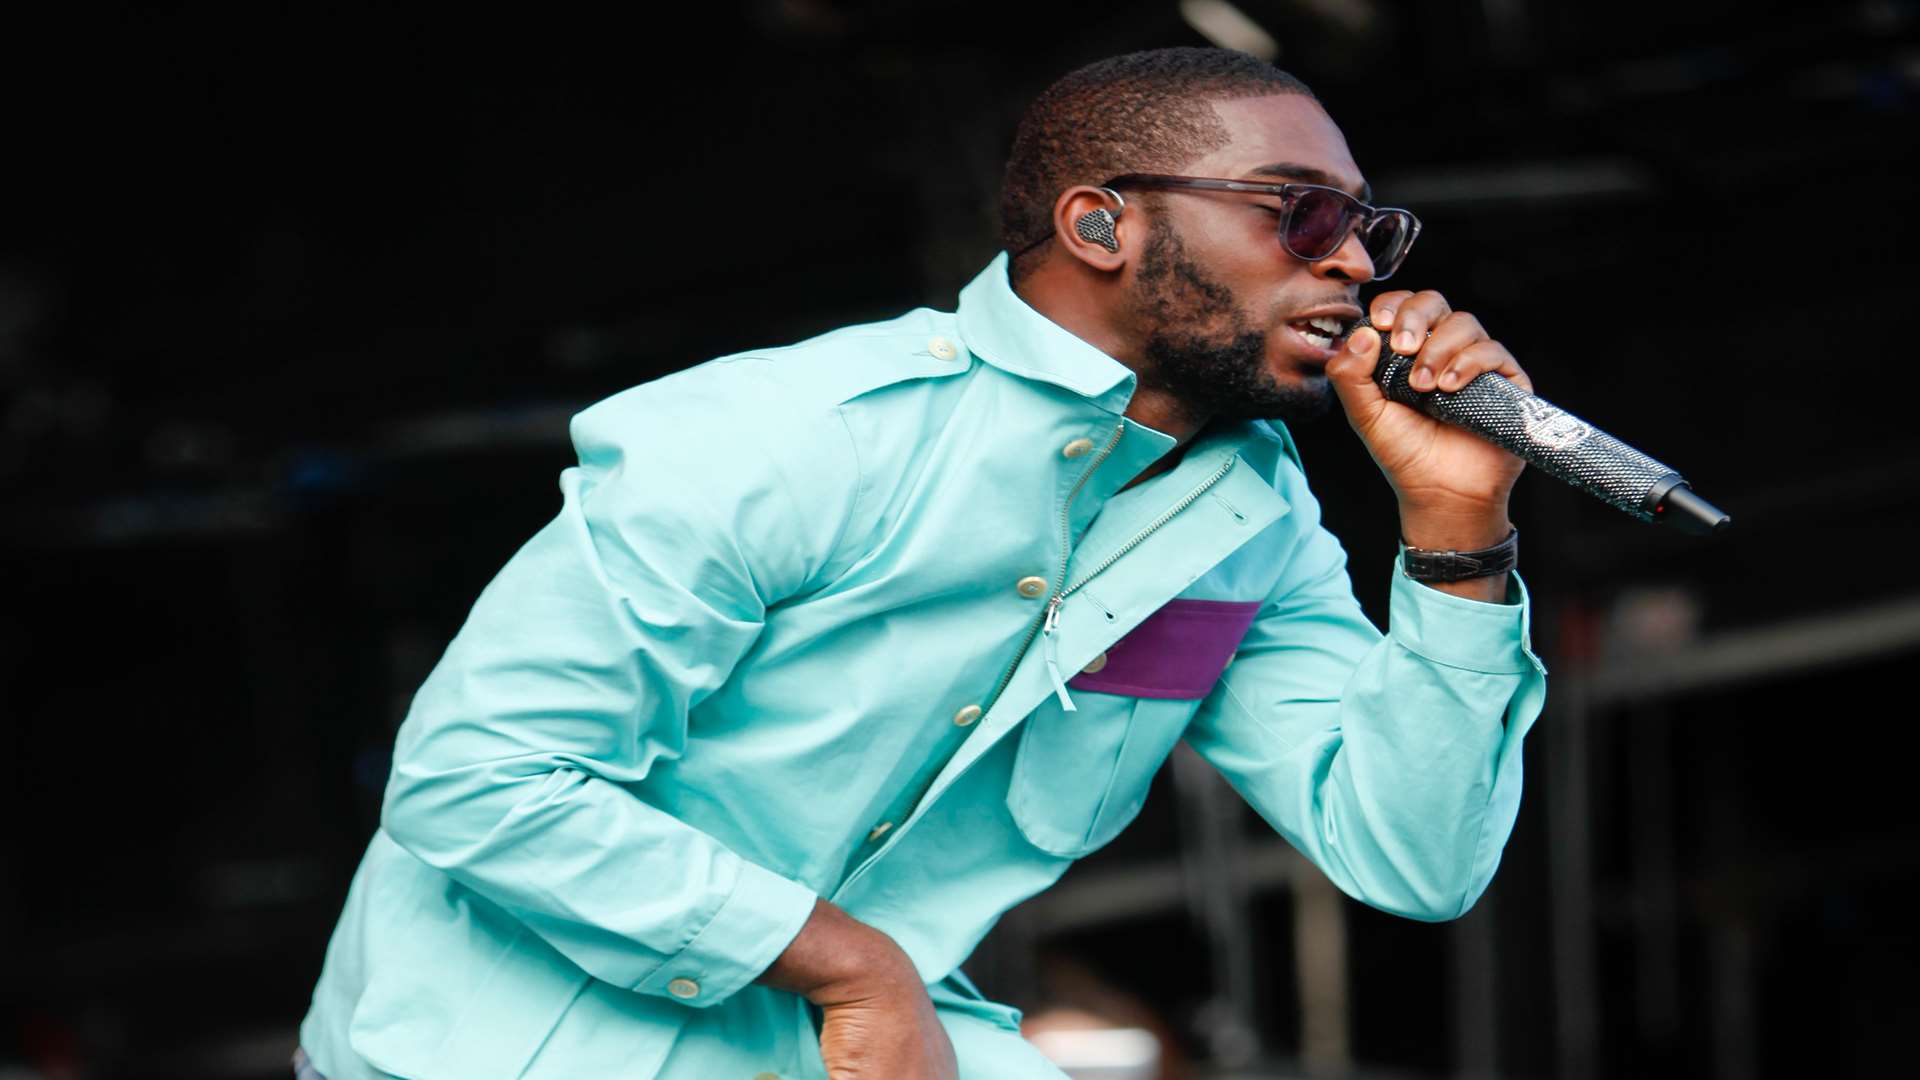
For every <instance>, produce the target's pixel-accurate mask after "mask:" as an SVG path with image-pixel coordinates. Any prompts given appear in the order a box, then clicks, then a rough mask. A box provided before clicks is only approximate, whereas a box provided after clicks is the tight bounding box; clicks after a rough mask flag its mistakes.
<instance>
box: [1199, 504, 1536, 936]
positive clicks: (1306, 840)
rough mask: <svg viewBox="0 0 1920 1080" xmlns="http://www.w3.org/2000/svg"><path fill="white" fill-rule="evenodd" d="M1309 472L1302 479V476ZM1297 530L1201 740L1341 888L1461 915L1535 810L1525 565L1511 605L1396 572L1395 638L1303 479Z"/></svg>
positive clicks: (1423, 910)
mask: <svg viewBox="0 0 1920 1080" xmlns="http://www.w3.org/2000/svg"><path fill="white" fill-rule="evenodd" d="M1296 475H1297V474H1296ZM1286 494H1287V497H1288V499H1289V501H1290V502H1292V504H1293V517H1294V521H1293V522H1292V523H1291V524H1292V527H1293V529H1294V530H1295V535H1296V536H1297V541H1296V543H1295V544H1294V546H1293V548H1292V550H1291V552H1290V553H1289V554H1288V555H1287V556H1286V561H1285V564H1284V565H1285V572H1284V573H1283V574H1282V575H1281V578H1280V581H1279V583H1278V584H1277V585H1276V586H1275V587H1274V589H1273V590H1272V592H1271V593H1270V594H1269V596H1268V597H1267V599H1266V601H1265V602H1264V603H1263V604H1262V606H1261V608H1260V611H1259V612H1258V614H1257V615H1256V617H1255V619H1254V622H1253V625H1252V627H1251V629H1250V630H1249V631H1248V633H1247V636H1246V638H1245V639H1244V640H1243V641H1242V644H1241V648H1240V650H1239V651H1238V652H1237V653H1236V654H1235V656H1234V659H1233V660H1232V662H1231V663H1230V664H1229V665H1228V666H1227V669H1226V672H1225V673H1224V674H1223V675H1222V676H1221V679H1220V681H1219V683H1218V684H1217V685H1216V686H1215V687H1214V689H1213V690H1212V691H1211V692H1210V693H1209V695H1208V696H1207V698H1206V699H1205V700H1204V701H1203V702H1202V703H1201V705H1200V708H1199V710H1198V712H1197V713H1196V715H1195V718H1194V722H1193V724H1192V726H1191V727H1190V728H1189V729H1188V732H1187V742H1188V743H1189V744H1190V745H1191V746H1193V748H1194V749H1195V750H1196V751H1198V752H1199V753H1200V754H1201V756H1203V757H1204V758H1206V759H1207V760H1208V761H1209V762H1211V763H1212V764H1213V765H1214V766H1215V767H1216V768H1217V769H1219V770H1220V772H1221V773H1222V774H1223V775H1224V776H1225V777H1226V778H1227V780H1228V781H1229V782H1230V783H1231V784H1232V785H1233V786H1234V787H1235V789H1236V790H1238V791H1239V792H1240V794H1241V795H1242V796H1243V797H1245V798H1246V799H1247V801H1248V802H1249V803H1250V804H1252V806H1253V807H1254V808H1255V809H1256V810H1257V811H1258V812H1259V813H1260V815H1261V816H1262V817H1263V818H1264V819H1265V820H1266V821H1267V822H1268V823H1269V824H1271V825H1272V826H1273V828H1274V829H1275V830H1276V831H1277V832H1279V833H1280V835H1281V836H1283V837H1284V838H1286V840H1287V841H1288V842H1289V843H1291V844H1292V845H1293V846H1294V847H1295V848H1297V849H1299V850H1300V852H1301V853H1303V854H1304V855H1306V856H1307V857H1308V858H1309V859H1311V860H1312V861H1313V863H1314V864H1315V865H1316V866H1318V867H1319V868H1320V869H1321V870H1322V871H1323V872H1325V873H1326V875H1327V877H1328V878H1329V879H1331V880H1332V881H1333V883H1334V884H1335V885H1336V886H1338V887H1339V888H1340V889H1341V890H1342V891H1343V892H1345V893H1347V894H1348V895H1350V896H1352V897H1354V898H1355V899H1357V900H1360V901H1362V902H1364V903H1367V904H1369V905H1372V906H1374V907H1377V908H1380V909H1381V910H1384V911H1388V912H1392V913H1394V914H1397V915H1404V916H1407V917H1409V918H1414V919H1422V920H1428V921H1439V920H1445V919H1452V918H1457V917H1458V916H1460V915H1462V914H1464V913H1465V912H1466V911H1467V909H1468V908H1469V907H1471V906H1472V905H1473V903H1474V901H1475V900H1477V899H1478V898H1479V897H1480V895H1481V894H1482V893H1483V892H1484V891H1485V890H1486V887H1487V885H1488V883H1489V882H1490V881H1492V879H1493V874H1494V870H1495V869H1496V867H1497V866H1498V865H1499V861H1500V854H1501V851H1502V850H1503V849H1504V847H1505V846H1506V841H1507V837H1508V836H1509V835H1510V834H1511V832H1512V829H1513V823H1514V819H1515V817H1516V815H1517V814H1518V812H1519V807H1520V788H1521V740H1522V739H1523V738H1524V737H1525V735H1526V732H1527V729H1528V728H1529V727H1531V726H1532V724H1533V722H1534V720H1535V718H1536V717H1537V716H1538V715H1539V713H1540V709H1541V706H1542V705H1543V704H1544V703H1545V700H1546V669H1545V667H1544V666H1542V665H1541V663H1540V661H1539V659H1538V658H1537V657H1536V656H1535V655H1534V654H1533V652H1532V650H1531V648H1530V647H1529V619H1530V618H1531V605H1530V601H1529V599H1528V596H1527V591H1526V586H1525V584H1524V583H1523V582H1522V581H1521V580H1520V576H1519V575H1518V574H1517V573H1516V574H1512V575H1510V577H1509V579H1508V594H1507V596H1508V600H1509V603H1505V604H1489V603H1483V602H1480V601H1476V600H1468V599H1464V598H1461V597H1457V596H1453V595H1451V594H1448V593H1443V592H1440V591H1439V590H1437V589H1432V588H1429V587H1427V586H1425V585H1422V584H1420V583H1418V582H1415V581H1413V580H1411V579H1409V578H1407V577H1406V576H1405V575H1404V574H1403V573H1401V569H1400V562H1399V559H1398V557H1396V558H1395V561H1394V564H1393V569H1392V574H1393V584H1392V589H1391V594H1390V597H1391V598H1390V601H1389V625H1388V631H1387V633H1386V634H1384V635H1382V634H1381V633H1380V632H1379V630H1378V629H1377V628H1375V627H1374V626H1373V624H1372V623H1370V622H1369V621H1368V620H1367V618H1366V616H1365V615H1364V614H1363V613H1362V612H1361V610H1360V607H1359V604H1358V602H1357V601H1355V599H1354V597H1353V589H1352V583H1351V581H1350V580H1349V578H1348V576H1347V570H1346V553H1345V551H1343V550H1342V549H1341V547H1340V544H1339V542H1338V541H1337V540H1336V539H1335V538H1334V537H1333V536H1332V534H1331V533H1329V532H1328V531H1327V530H1326V529H1325V528H1323V527H1322V526H1321V525H1320V523H1319V506H1318V504H1317V503H1316V502H1315V501H1314V500H1313V498H1312V496H1311V494H1310V493H1308V492H1307V490H1306V488H1305V485H1304V482H1303V481H1301V482H1299V483H1298V484H1297V485H1296V486H1295V487H1293V488H1292V489H1290V490H1287V491H1286Z"/></svg>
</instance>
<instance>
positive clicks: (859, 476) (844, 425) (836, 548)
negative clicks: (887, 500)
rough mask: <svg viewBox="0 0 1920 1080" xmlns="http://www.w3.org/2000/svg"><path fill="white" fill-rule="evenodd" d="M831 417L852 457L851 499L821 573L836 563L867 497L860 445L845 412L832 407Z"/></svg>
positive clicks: (865, 475) (864, 469) (839, 407)
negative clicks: (835, 419) (838, 424)
mask: <svg viewBox="0 0 1920 1080" xmlns="http://www.w3.org/2000/svg"><path fill="white" fill-rule="evenodd" d="M833 415H834V416H835V417H837V418H838V419H839V421H840V430H841V431H843V432H845V433H846V436H847V451H848V452H849V453H850V454H852V455H853V499H852V500H851V501H850V502H849V503H848V504H847V516H846V517H844V518H842V519H841V520H840V530H839V532H837V533H835V534H834V537H833V543H831V544H829V545H827V557H826V561H824V562H822V563H821V564H820V570H821V572H822V573H825V572H826V571H827V570H828V569H829V568H830V567H832V566H833V565H834V563H836V562H837V561H838V558H837V556H838V554H839V552H840V545H841V544H842V543H844V542H845V541H846V539H847V532H848V530H849V529H850V528H851V527H852V525H853V519H854V518H855V517H856V516H858V515H859V512H860V504H861V503H863V502H865V501H866V497H867V470H866V466H865V465H864V464H863V463H862V462H861V461H860V444H859V442H858V440H856V439H855V438H854V437H853V424H852V423H851V422H850V421H848V420H847V411H846V409H845V408H844V407H843V406H842V405H840V404H836V405H834V407H833ZM816 584H818V583H816Z"/></svg>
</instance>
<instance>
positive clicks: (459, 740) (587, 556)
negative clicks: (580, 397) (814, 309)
mask: <svg viewBox="0 0 1920 1080" xmlns="http://www.w3.org/2000/svg"><path fill="white" fill-rule="evenodd" d="M730 363H731V364H753V365H755V368H756V370H753V371H751V372H745V371H741V372H735V374H746V375H748V376H749V377H746V378H737V377H736V378H728V377H726V371H725V370H724V367H725V366H724V365H707V366H704V367H703V368H702V369H695V370H693V371H689V372H683V373H681V374H679V375H676V376H670V377H668V378H667V379H663V380H659V381H657V382H655V383H651V384H648V385H647V386H644V387H641V388H638V389H636V390H634V391H629V392H628V393H627V394H623V395H620V396H618V397H616V398H613V399H610V400H609V401H608V402H605V403H602V404H601V405H599V406H596V407H595V408H593V409H590V410H588V411H587V412H585V413H583V414H581V415H580V416H579V417H577V418H576V419H575V421H574V424H573V435H574V441H575V445H576V447H577V449H578V451H579V455H580V465H579V467H578V468H573V469H568V470H567V471H566V473H564V474H563V476H562V482H561V488H562V492H563V494H564V504H563V506H562V508H561V511H560V513H559V515H558V516H557V517H556V518H555V519H554V520H553V521H552V522H551V523H550V524H548V525H547V526H546V527H545V528H543V529H542V530H541V531H540V532H539V533H538V534H537V535H535V536H534V537H533V539H532V540H530V541H529V542H528V543H527V544H526V546H525V547H523V548H522V549H521V550H520V552H519V553H518V554H516V555H515V556H514V557H513V559H512V560H511V561H510V562H509V563H508V564H507V566H506V567H505V568H504V569H503V570H502V571H501V572H500V574H499V575H498V576H497V577H496V578H495V579H494V581H493V582H492V583H491V584H489V585H488V586H487V588H486V590H485V591H484V592H483V593H482V595H481V597H480V599H479V601H478V603H477V604H476V605H475V606H474V609H473V612H472V614H471V616H470V617H469V619H468V621H467V623H466V625H465V626H464V627H463V628H462V629H461V631H460V633H459V635H458V636H457V637H456V638H455V639H454V641H453V643H452V644H451V646H449V648H448V650H447V653H446V655H445V656H444V657H443V658H442V660H441V661H440V663H439V665H438V666H437V667H436V668H435V670H434V672H433V674H432V675H431V676H430V677H429V678H428V680H427V682H426V684H425V685H424V686H423V687H422V688H421V690H420V693H419V694H418V696H417V697H416V698H415V700H414V703H413V707H412V709H411V711H410V713H409V715H408V718H407V720H406V723H405V724H404V725H403V727H402V728H401V731H400V734H399V738H398V740H397V743H396V748H395V756H394V765H393V772H392V776H391V778H390V780H389V783H388V788H387V793H386V801H385V804H384V806H383V809H382V817H381V821H382V825H383V826H384V828H385V829H386V830H387V832H388V833H389V834H391V835H392V837H393V838H394V839H395V840H396V841H397V842H398V843H399V844H400V845H401V846H403V847H405V848H406V849H407V850H408V851H410V852H412V853H413V854H414V855H415V856H416V857H418V858H420V859H421V860H422V861H424V862H426V863H428V864H429V865H432V866H434V867H437V868H439V869H440V870H442V871H444V872H445V873H447V874H448V875H449V876H451V877H452V878H454V879H455V880H456V881H459V882H460V883H461V884H463V885H466V886H468V887H469V888H472V889H473V890H474V891H476V892H478V893H480V894H481V895H482V896H484V897H486V898H487V899H489V900H492V901H493V902H495V903H497V904H500V905H501V906H503V907H504V908H506V909H507V910H508V911H510V912H511V913H512V914H514V915H515V916H516V917H517V918H519V919H520V920H521V921H522V922H524V923H525V924H526V925H527V926H528V927H530V928H531V929H532V930H533V931H535V932H536V933H538V934H539V935H540V936H541V937H542V938H544V939H545V940H546V941H547V942H549V943H550V944H552V945H553V946H554V947H555V948H556V949H558V950H559V951H560V952H561V953H563V954H564V955H566V956H567V957H568V958H569V959H570V960H572V961H573V962H574V963H576V964H578V965H580V966H581V967H582V968H584V969H586V970H587V971H588V972H589V973H591V974H592V975H594V976H595V977H596V978H599V979H601V980H603V981H606V982H609V983H611V984H613V985H616V986H620V987H624V988H627V989H631V990H635V991H639V992H643V993H652V994H662V995H668V996H671V997H672V998H673V999H675V1000H678V1001H682V1002H684V1003H685V1004H688V1005H692V1006H696V1007H699V1006H707V1005H711V1004H714V1003H715V1002H717V1001H720V1000H723V999H724V998H726V997H727V996H728V995H730V994H731V993H733V992H734V991H736V990H738V989H740V988H741V987H743V986H745V985H747V984H748V983H749V982H751V981H752V980H753V979H754V978H756V977H758V976H759V975H760V974H761V973H762V972H763V971H764V970H765V969H766V967H767V966H768V965H769V964H771V963H772V962H773V961H774V959H775V958H776V957H778V956H779V955H780V954H781V953H782V952H783V951H784V950H785V949H786V948H787V947H788V945H789V944H790V943H791V942H792V941H793V939H794V938H795V937H796V935H798V934H799V933H800V931H801V928H802V927H803V926H804V925H805V924H806V922H807V920H808V919H809V918H810V916H811V915H812V913H813V910H814V906H815V902H816V899H817V897H816V895H815V894H814V892H813V891H812V890H811V889H810V888H808V887H807V886H806V885H804V884H802V883H800V882H797V881H794V880H791V879H789V878H788V877H786V876H784V875H782V874H781V873H778V872H776V871H774V870H771V869H768V868H767V867H765V866H762V865H759V864H757V863H755V862H754V861H752V860H750V859H747V858H743V857H742V856H741V855H740V854H738V853H736V852H735V851H733V850H731V849H730V848H728V847H727V845H725V844H724V843H722V842H720V841H719V840H717V839H715V838H714V837H713V836H712V835H710V834H708V833H706V832H703V831H701V830H699V829H696V828H694V827H692V826H690V825H688V824H687V823H685V822H684V821H681V820H679V819H678V818H675V817H673V816H672V815H670V814H667V813H665V812H663V811H662V810H660V809H658V808H657V807H655V806H653V805H650V804H649V803H648V802H646V801H645V800H643V799H642V798H640V797H638V796H637V795H636V794H635V787H636V786H639V785H640V784H641V782H642V781H644V780H645V779H646V778H647V777H648V775H649V773H650V772H651V771H652V769H653V768H654V766H655V765H656V763H658V762H660V761H662V760H666V759H672V758H675V757H678V756H680V755H681V754H683V753H685V752H686V751H687V749H688V745H689V732H688V727H687V718H688V713H689V710H690V709H692V708H693V707H695V706H697V705H698V704H699V702H700V701H701V700H703V699H704V698H705V697H706V696H707V695H709V694H711V693H712V692H713V691H714V690H715V689H716V688H717V687H718V686H720V685H721V684H722V683H723V682H724V681H725V680H726V679H727V678H728V676H729V675H730V673H731V672H732V670H733V667H734V665H735V664H736V663H737V662H738V660H739V659H740V657H741V656H742V655H743V654H744V653H745V652H746V651H747V649H748V648H749V647H750V646H751V645H752V643H753V642H754V640H755V639H756V638H757V637H758V635H759V632H760V630H761V627H762V622H763V619H764V617H765V614H766V610H767V608H768V606H769V605H771V604H773V603H775V602H777V601H778V600H780V599H782V598H783V597H786V596H789V595H792V594H794V593H796V592H798V591H800V590H802V589H804V588H806V587H808V586H809V585H810V584H811V583H813V582H814V581H816V580H817V579H820V578H822V577H823V576H824V575H826V574H828V573H830V572H831V571H832V567H830V566H829V561H830V560H831V559H832V558H833V553H834V551H835V546H836V542H837V539H838V538H839V536H840V533H841V530H842V528H843V527H844V525H845V522H846V521H847V520H848V517H849V514H850V511H851V507H852V502H853V499H854V496H855V493H856V492H857V490H858V466H857V462H856V461H855V460H854V457H853V451H852V446H851V443H850V441H849V437H848V435H847V433H846V431H845V429H844V426H843V425H842V422H841V420H840V419H839V417H838V416H837V415H836V414H835V413H834V412H833V411H832V410H831V409H826V410H821V412H822V415H818V416H804V415H794V414H792V413H791V410H792V409H793V408H794V406H793V403H792V401H791V400H789V401H784V402H782V401H779V400H778V398H779V397H780V396H781V395H780V391H779V390H778V389H777V387H776V386H775V385H774V376H773V373H772V372H771V371H768V370H767V369H768V368H769V367H770V365H767V364H766V363H765V362H763V361H752V360H739V361H732V362H730Z"/></svg>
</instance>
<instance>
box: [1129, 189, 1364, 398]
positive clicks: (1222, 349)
mask: <svg viewBox="0 0 1920 1080" xmlns="http://www.w3.org/2000/svg"><path fill="white" fill-rule="evenodd" d="M1151 220H1152V224H1151V225H1150V226H1149V230H1148V238H1147V246H1146V250H1145V251H1143V252H1142V253H1141V258H1140V273H1139V277H1138V278H1137V279H1136V290H1137V294H1136V298H1137V299H1138V301H1139V302H1140V304H1141V306H1142V311H1143V314H1146V315H1147V316H1148V317H1149V318H1150V319H1151V320H1152V323H1153V324H1154V325H1155V326H1156V327H1157V329H1155V330H1153V331H1152V332H1151V333H1149V334H1148V336H1147V341H1146V346H1145V349H1144V354H1143V357H1142V359H1143V360H1144V361H1145V363H1144V364H1143V370H1142V371H1141V372H1140V385H1141V386H1143V387H1153V388H1156V389H1159V390H1162V391H1165V392H1166V393H1168V394H1170V395H1171V396H1172V397H1173V398H1175V399H1176V400H1177V401H1179V402H1181V403H1182V405H1183V406H1184V408H1183V410H1182V411H1184V412H1186V413H1187V414H1188V415H1189V417H1190V418H1193V419H1198V418H1199V417H1203V416H1212V417H1218V418H1221V419H1231V420H1260V419H1272V420H1281V421H1285V422H1289V423H1292V422H1300V421H1306V420H1314V419H1318V418H1319V417H1322V416H1325V415H1326V414H1327V413H1328V412H1330V411H1332V409H1333V405H1334V393H1333V386H1332V384H1331V383H1329V382H1328V381H1327V377H1326V376H1325V375H1323V374H1322V375H1309V376H1305V377H1303V378H1302V379H1301V380H1300V382H1299V383H1297V384H1291V385H1289V384H1283V383H1281V382H1279V381H1278V380H1276V379H1275V378H1274V377H1273V374H1272V372H1270V371H1268V370H1267V359H1266V358H1267V334H1266V332H1265V331H1264V330H1259V329H1255V328H1254V327H1253V326H1251V325H1250V324H1249V323H1248V321H1247V319H1246V318H1245V316H1244V315H1242V314H1241V311H1240V306H1239V304H1238V303H1236V302H1235V298H1234V295H1233V292H1232V290H1230V289H1228V288H1227V287H1226V286H1225V285H1222V284H1221V283H1219V282H1217V281H1215V280H1213V279H1212V278H1211V277H1209V276H1208V275H1207V274H1206V273H1205V272H1204V271H1203V270H1201V268H1200V267H1199V265H1198V264H1196V263H1194V262H1193V261H1192V260H1190V259H1188V258H1187V257H1186V251H1185V248H1184V246H1183V245H1182V243H1181V241H1180V237H1179V235H1178V234H1176V233H1175V232H1173V230H1172V229H1171V228H1170V227H1168V226H1167V225H1166V224H1165V223H1164V220H1163V218H1161V217H1160V216H1159V215H1155V216H1154V217H1153V218H1152V219H1151Z"/></svg>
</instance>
